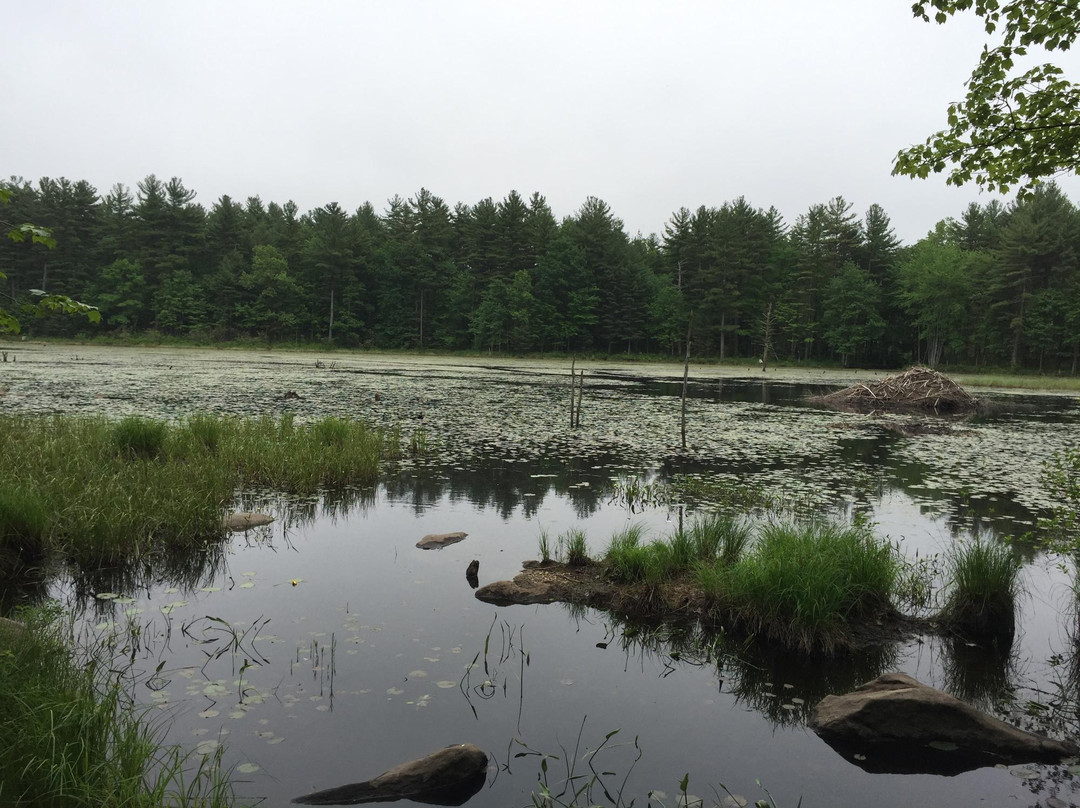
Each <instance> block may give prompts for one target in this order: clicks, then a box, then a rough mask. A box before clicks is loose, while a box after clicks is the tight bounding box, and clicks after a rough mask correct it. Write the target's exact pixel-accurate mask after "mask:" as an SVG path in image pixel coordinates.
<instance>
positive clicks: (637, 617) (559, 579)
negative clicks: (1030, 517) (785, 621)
mask: <svg viewBox="0 0 1080 808" xmlns="http://www.w3.org/2000/svg"><path fill="white" fill-rule="evenodd" d="M476 597H477V599H479V600H481V601H484V602H485V603H490V604H492V605H495V606H513V605H528V604H547V603H566V604H569V605H573V606H587V607H590V608H593V609H599V610H601V611H606V612H610V613H612V614H614V615H616V616H618V617H622V618H628V619H630V620H634V621H645V622H656V623H679V622H700V623H701V624H702V626H704V627H706V628H709V629H713V630H724V629H731V630H734V631H746V627H745V626H741V625H740V624H739V621H738V620H737V619H734V618H733V617H732V616H731V615H730V614H728V613H727V612H726V611H725V610H724V608H723V606H722V605H720V604H717V603H716V602H715V601H712V600H710V599H709V598H707V597H706V596H705V595H704V593H703V592H702V591H701V589H700V587H698V586H697V584H696V583H695V582H694V581H693V580H691V579H690V578H688V577H684V578H679V579H676V580H673V581H669V582H667V583H664V584H662V585H661V586H658V587H653V586H649V585H647V584H642V583H631V584H624V583H617V582H614V581H612V580H610V578H608V576H607V574H606V569H605V567H604V565H603V564H600V563H596V562H592V563H589V564H585V565H570V564H564V563H560V562H557V561H535V560H534V561H526V562H524V563H523V564H522V571H521V572H520V573H518V574H517V575H516V576H514V578H513V580H510V581H495V582H493V583H490V584H487V585H486V586H482V587H480V588H479V589H477V590H476ZM746 633H747V634H753V633H754V632H749V631H746ZM949 633H950V632H949V631H948V630H947V627H946V626H945V625H944V624H943V623H941V622H940V621H938V620H935V619H932V618H918V617H911V616H908V615H905V614H903V613H901V612H899V611H898V610H896V609H893V608H889V609H888V610H885V611H883V612H881V613H880V614H879V615H877V616H876V617H875V619H874V620H873V621H868V622H861V623H856V624H852V625H850V626H849V627H848V630H847V631H846V632H845V634H844V635H843V636H841V637H837V638H836V639H837V642H836V643H835V649H834V650H835V651H837V652H844V651H860V650H865V649H868V648H873V647H876V646H880V645H886V644H889V643H895V642H899V641H902V640H908V639H911V638H913V637H915V636H917V635H920V634H942V635H945V634H949ZM758 634H759V635H760V634H761V632H758Z"/></svg>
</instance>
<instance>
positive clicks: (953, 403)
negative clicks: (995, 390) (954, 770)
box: [813, 367, 980, 415]
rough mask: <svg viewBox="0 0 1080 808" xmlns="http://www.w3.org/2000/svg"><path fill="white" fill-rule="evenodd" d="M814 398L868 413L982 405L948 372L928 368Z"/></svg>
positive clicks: (950, 410)
mask: <svg viewBox="0 0 1080 808" xmlns="http://www.w3.org/2000/svg"><path fill="white" fill-rule="evenodd" d="M813 400H814V401H815V402H817V403H820V404H825V405H827V406H829V407H833V408H835V409H838V410H845V411H848V412H866V413H870V412H882V411H886V412H913V413H924V414H927V415H963V414H967V413H972V412H976V411H977V410H978V409H979V408H980V402H979V399H977V398H975V397H974V396H973V395H971V394H970V393H969V392H967V390H965V389H964V388H962V387H961V386H960V385H958V384H957V383H956V382H954V381H953V380H952V379H950V378H949V377H948V376H946V375H945V374H944V373H938V372H937V371H936V370H931V369H930V368H924V367H913V368H911V369H910V370H907V371H905V372H903V373H901V374H899V375H898V376H889V377H887V378H884V379H881V380H879V381H876V382H860V383H859V384H856V385H853V386H851V387H846V388H844V389H843V390H837V391H836V392H834V393H829V394H828V395H824V396H818V397H816V398H815V399H813Z"/></svg>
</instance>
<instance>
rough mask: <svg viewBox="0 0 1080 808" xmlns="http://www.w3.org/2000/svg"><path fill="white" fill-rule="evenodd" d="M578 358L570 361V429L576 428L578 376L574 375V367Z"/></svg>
mask: <svg viewBox="0 0 1080 808" xmlns="http://www.w3.org/2000/svg"><path fill="white" fill-rule="evenodd" d="M576 363H577V357H574V358H573V359H571V360H570V428H571V429H573V428H574V387H575V386H576V385H577V375H576V374H575V373H574V365H575V364H576Z"/></svg>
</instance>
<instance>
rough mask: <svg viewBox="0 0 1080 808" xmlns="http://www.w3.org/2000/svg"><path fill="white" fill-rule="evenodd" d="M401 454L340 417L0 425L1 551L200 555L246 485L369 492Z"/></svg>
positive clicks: (98, 557) (16, 421)
mask: <svg viewBox="0 0 1080 808" xmlns="http://www.w3.org/2000/svg"><path fill="white" fill-rule="evenodd" d="M397 451H398V447H397V444H396V443H395V442H393V441H392V440H390V439H388V437H387V435H386V434H385V433H384V432H382V431H381V430H378V429H373V428H371V427H368V426H367V425H365V424H363V423H361V422H358V421H351V420H345V419H336V418H325V419H322V420H320V421H316V422H313V423H311V424H306V425H296V424H294V423H293V421H292V418H291V417H290V416H286V417H283V418H281V419H274V418H270V417H262V418H253V419H244V418H232V417H217V416H210V415H199V416H193V417H191V418H189V419H186V420H184V421H181V422H180V423H178V424H166V423H163V422H154V421H147V420H145V419H140V418H127V419H124V420H122V421H119V422H110V421H108V420H106V419H104V418H97V417H94V418H83V417H53V418H35V417H0V457H2V458H3V460H4V462H3V463H2V464H0V492H5V493H4V496H3V499H2V500H0V553H2V552H3V551H4V550H5V548H6V550H7V553H8V555H9V556H10V555H11V554H13V553H16V552H17V553H18V555H19V556H21V557H24V558H26V557H28V558H34V557H40V556H41V555H43V554H46V553H55V554H59V555H63V556H65V557H67V558H70V559H73V560H75V561H77V562H80V563H86V564H91V565H93V564H97V565H104V564H110V563H120V562H130V561H134V560H138V559H143V558H146V557H147V556H149V555H152V554H154V553H159V552H163V551H170V550H176V549H181V548H193V547H195V548H197V547H200V546H202V545H204V544H205V543H206V542H211V541H214V540H217V539H219V538H221V537H222V535H223V529H222V526H221V517H222V514H223V512H224V510H225V509H226V508H228V507H229V506H230V505H231V503H232V502H233V501H234V500H235V498H236V496H237V495H238V494H242V493H243V491H244V490H245V489H275V490H278V491H282V492H287V493H294V494H302V495H314V494H317V493H319V492H320V491H325V490H334V489H341V488H345V487H349V486H359V485H368V484H371V483H374V482H375V480H376V479H377V476H378V471H379V463H380V461H381V460H383V459H386V458H389V457H393V456H396V453H397ZM42 514H44V519H43V521H42Z"/></svg>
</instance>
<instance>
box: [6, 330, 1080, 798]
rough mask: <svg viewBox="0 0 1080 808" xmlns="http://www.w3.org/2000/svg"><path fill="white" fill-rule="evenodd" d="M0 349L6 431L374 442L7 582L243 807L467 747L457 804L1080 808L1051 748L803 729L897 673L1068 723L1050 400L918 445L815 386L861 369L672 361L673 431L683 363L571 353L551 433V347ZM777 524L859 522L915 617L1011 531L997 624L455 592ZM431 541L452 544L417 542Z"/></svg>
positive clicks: (844, 381) (1065, 584) (1003, 402)
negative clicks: (294, 479) (174, 524)
mask: <svg viewBox="0 0 1080 808" xmlns="http://www.w3.org/2000/svg"><path fill="white" fill-rule="evenodd" d="M5 348H6V350H8V351H9V353H12V354H14V355H15V356H16V358H17V362H9V363H5V364H0V411H2V413H3V414H4V415H54V414H63V415H69V414H78V415H101V416H105V417H106V418H109V419H117V420H119V419H121V418H124V417H126V416H133V415H138V416H143V417H148V418H156V419H164V420H170V421H176V420H178V419H182V418H186V417H190V416H193V415H197V414H199V413H214V414H219V415H235V416H244V417H262V416H265V417H267V418H268V419H271V421H272V422H273V423H280V421H281V419H282V418H291V419H294V420H295V421H296V423H298V424H304V423H314V422H317V421H318V420H320V419H325V418H328V417H332V418H347V419H360V420H363V421H365V422H367V423H369V424H370V425H372V426H374V427H379V428H382V429H384V430H386V432H387V433H388V434H394V435H396V436H397V440H398V441H399V442H400V451H401V454H400V457H398V458H397V459H395V460H393V461H392V462H388V463H386V464H384V465H383V471H382V473H381V475H380V477H379V480H378V482H376V483H371V484H364V485H357V486H353V487H349V488H346V489H343V490H335V491H333V492H332V493H330V492H326V491H322V490H315V491H314V492H312V491H305V492H303V493H287V492H285V491H282V490H280V489H275V488H274V487H273V486H267V485H263V486H260V487H255V486H243V487H239V488H238V489H237V490H236V492H235V501H234V503H233V505H234V507H235V508H236V509H242V510H253V511H259V512H265V513H269V514H272V515H273V516H275V521H274V522H273V523H271V524H269V525H266V526H261V527H256V528H253V529H250V530H247V531H238V532H236V533H235V534H232V535H231V537H230V538H228V539H227V540H225V541H223V542H218V543H214V544H206V545H203V546H202V547H201V548H200V549H199V550H198V551H191V552H186V553H170V554H167V555H166V556H162V557H153V558H148V559H145V560H143V561H140V562H139V563H135V564H113V565H109V566H101V565H96V566H95V565H79V564H76V563H61V564H56V565H54V566H53V567H51V568H49V569H48V570H47V574H46V575H45V576H43V577H41V578H40V579H38V580H35V581H30V582H25V585H23V586H20V587H14V586H10V585H9V586H7V588H6V591H5V592H4V598H5V601H4V603H5V608H10V607H11V606H13V605H15V604H17V603H19V602H24V601H33V600H36V599H40V598H42V597H49V598H55V599H57V600H58V601H59V602H60V603H61V604H62V605H63V607H64V608H65V609H67V610H68V611H70V612H71V613H73V614H75V615H77V616H78V618H79V622H78V627H77V629H76V630H77V631H78V632H81V633H84V634H85V635H100V634H107V633H111V634H112V635H113V636H114V637H115V638H116V639H115V642H116V643H117V648H118V650H122V651H123V652H124V654H125V655H126V656H127V657H128V658H130V659H132V660H134V669H133V671H134V672H133V675H132V679H131V681H132V687H133V690H134V693H135V696H136V698H137V699H138V700H139V702H140V703H142V704H145V705H147V706H149V707H150V708H151V709H152V710H154V711H155V713H160V715H161V716H163V717H165V718H167V720H168V725H167V726H168V741H170V742H173V743H181V744H185V745H189V746H190V747H192V748H193V749H196V750H197V751H198V752H200V753H204V754H214V753H216V751H217V750H218V749H222V750H223V751H222V755H223V760H224V761H225V763H226V764H227V765H231V766H236V769H235V776H236V778H237V780H238V782H237V789H238V792H239V793H240V794H241V795H242V796H244V797H250V798H251V799H252V800H257V799H262V800H263V803H262V804H265V805H285V804H287V803H288V801H289V800H290V799H292V798H294V797H297V796H300V795H303V794H305V793H308V792H310V791H313V790H317V789H324V788H330V787H333V786H338V785H340V784H342V783H348V782H354V781H357V780H363V779H366V778H370V777H374V776H375V775H377V774H379V773H380V772H383V771H386V770H388V769H391V768H393V767H394V766H397V765H398V764H400V763H402V762H403V761H407V760H411V759H413V758H416V757H418V756H420V755H422V754H425V753H427V752H429V751H430V750H432V749H436V748H439V747H442V746H447V745H450V744H459V743H473V744H476V745H477V746H479V747H480V748H481V749H484V750H485V751H486V752H488V753H489V755H490V756H491V765H490V770H489V776H488V780H487V783H486V784H485V786H484V787H483V788H482V789H481V790H480V791H479V792H478V793H477V794H476V795H475V796H474V797H473V798H472V799H471V800H470V801H469V803H468V804H469V805H474V806H507V805H529V804H532V802H533V800H534V799H538V798H539V797H536V796H535V795H538V794H539V793H541V792H542V787H541V786H542V785H544V784H546V785H547V787H549V788H550V790H551V791H552V793H553V794H555V795H558V794H559V793H560V791H561V790H562V789H563V787H564V786H563V781H564V780H566V779H567V778H568V775H569V774H570V772H572V773H573V777H574V778H580V779H574V780H573V783H575V784H578V785H580V784H582V783H584V782H587V781H588V780H589V778H592V777H593V776H594V775H595V776H596V777H597V780H596V782H595V785H594V787H593V791H592V793H591V797H592V799H593V800H594V801H595V802H598V803H600V804H615V803H616V802H618V801H619V800H621V804H629V802H630V800H631V799H636V801H637V802H636V804H638V805H645V804H652V805H661V804H663V805H665V806H670V805H675V804H677V801H678V800H679V799H680V798H681V797H683V796H684V795H683V794H682V793H681V789H680V781H681V780H682V779H683V776H684V775H686V774H689V782H688V785H687V786H686V795H695V794H696V795H698V796H699V797H701V798H703V799H705V800H706V801H707V803H708V804H711V801H718V802H721V803H722V801H723V800H724V799H728V798H730V795H729V794H728V793H727V792H725V791H724V790H723V789H722V788H721V787H720V784H723V786H724V787H726V788H727V789H729V790H730V792H731V793H732V794H734V795H737V796H742V797H745V798H746V799H748V800H749V801H750V802H751V803H753V802H754V801H755V800H757V799H760V798H765V797H766V794H765V793H764V792H763V790H762V787H761V786H764V787H765V788H767V789H768V794H769V795H771V799H773V800H774V801H775V804H776V805H777V806H787V805H795V804H797V803H798V802H799V800H800V798H801V799H802V804H803V805H808V806H809V805H847V804H864V803H867V802H871V801H872V802H873V803H874V804H877V805H897V806H900V805H909V804H911V803H913V802H919V801H922V802H926V803H931V804H933V803H945V802H947V803H949V804H952V805H960V806H964V805H975V804H986V803H990V804H999V803H1002V802H1004V801H1005V800H1007V799H1015V800H1017V801H1018V802H1019V804H1021V805H1059V804H1064V805H1068V804H1070V803H1076V802H1078V801H1080V779H1078V777H1077V772H1078V771H1080V769H1076V768H1075V766H1071V765H1069V764H1063V765H1057V766H1052V765H1038V766H1035V765H1032V766H1015V767H1009V768H984V769H979V770H977V771H971V772H966V773H963V774H959V775H956V776H951V777H944V776H940V775H926V774H920V775H916V774H882V773H876V774H875V773H870V772H867V771H865V770H864V769H863V768H860V767H859V766H858V765H856V764H855V763H854V762H852V761H851V760H849V759H845V758H844V757H841V756H840V755H838V754H837V753H836V752H834V751H833V750H832V749H831V748H830V747H829V746H827V745H826V744H825V743H824V742H822V741H821V740H820V739H818V738H817V737H816V736H815V735H814V734H813V733H812V732H810V731H809V730H808V729H807V720H808V717H809V714H810V712H811V710H812V708H813V706H814V705H815V704H816V703H817V701H818V700H820V699H821V698H822V697H824V696H825V695H829V694H839V693H843V692H847V691H849V690H851V689H852V688H854V687H855V686H857V685H859V684H861V683H863V682H865V681H868V680H870V679H873V678H874V677H876V676H878V675H879V674H881V673H883V672H886V671H900V672H903V673H907V674H910V675H911V676H914V677H915V678H917V679H919V680H920V681H922V682H925V683H927V684H930V685H933V686H935V687H939V688H941V689H944V690H946V691H948V692H950V693H953V694H954V695H957V696H959V697H961V698H963V699H965V700H967V701H969V702H971V703H973V704H976V705H977V706H979V707H981V708H983V709H986V710H988V711H990V712H992V713H994V714H996V715H999V716H1001V717H1003V718H1006V719H1007V720H1009V721H1011V722H1012V723H1015V724H1018V725H1021V726H1024V727H1025V728H1032V729H1036V730H1040V731H1043V732H1048V733H1050V734H1053V735H1057V736H1059V737H1065V736H1068V737H1072V738H1073V739H1075V738H1076V737H1077V728H1078V725H1080V719H1078V714H1077V695H1076V682H1077V681H1078V679H1080V675H1078V669H1080V665H1078V664H1077V659H1076V653H1075V639H1074V636H1075V632H1076V628H1077V626H1076V603H1075V595H1074V593H1073V579H1074V570H1073V567H1072V562H1071V561H1070V560H1069V559H1067V558H1061V557H1059V556H1054V555H1048V554H1046V553H1045V552H1043V551H1041V550H1040V548H1039V546H1038V545H1037V544H1036V543H1035V542H1033V541H1030V540H1028V539H1026V538H1025V534H1027V533H1028V532H1029V531H1032V530H1034V529H1035V528H1036V524H1037V521H1038V519H1039V518H1040V517H1042V516H1045V515H1046V514H1047V512H1048V509H1049V508H1050V507H1051V506H1052V505H1053V504H1054V503H1053V502H1052V500H1051V499H1050V498H1049V496H1048V493H1047V491H1046V490H1045V488H1044V486H1043V485H1042V483H1041V479H1042V473H1043V463H1044V462H1045V461H1046V460H1047V459H1048V458H1049V457H1051V456H1053V455H1054V454H1055V453H1061V452H1063V451H1065V450H1067V449H1069V448H1071V447H1072V446H1073V445H1074V444H1075V442H1076V435H1077V426H1078V424H1080V406H1078V403H1077V399H1076V397H1075V395H1074V394H1073V395H1067V394H1049V393H1048V394H1039V393H1031V392H1026V393H1013V392H1006V391H999V390H992V389H985V390H975V391H973V392H975V394H976V395H978V396H980V397H981V398H985V399H988V400H990V401H992V402H993V403H994V407H993V408H992V409H991V410H990V411H989V412H988V413H986V414H980V415H976V416H974V417H971V418H968V419H964V420H962V421H949V422H946V423H947V424H948V426H949V429H946V430H938V429H923V430H920V429H912V428H910V423H911V418H910V417H909V416H902V415H878V416H870V415H864V414H858V413H845V412H835V411H831V410H828V409H824V408H821V407H818V406H814V405H812V404H811V403H810V402H809V400H810V399H811V398H812V397H814V396H821V395H825V394H827V393H829V392H831V391H833V390H837V389H840V388H842V387H846V386H848V385H850V384H852V383H854V382H856V381H859V380H860V379H861V378H863V377H864V376H865V374H856V373H850V372H837V371H824V372H823V371H821V370H797V371H796V370H786V369H779V370H770V371H769V372H768V373H767V374H762V373H761V372H760V371H759V370H758V369H757V368H753V369H752V370H751V369H749V368H747V369H745V370H743V369H741V368H731V367H692V368H691V374H690V383H689V400H688V407H687V411H688V415H687V437H688V440H687V444H688V445H687V447H686V448H685V449H683V448H681V445H680V441H679V410H680V407H679V395H680V392H681V379H682V368H681V366H678V367H677V366H674V365H671V366H666V365H635V364H616V363H585V364H584V370H585V385H584V392H583V398H582V407H581V412H580V426H579V427H578V428H576V429H572V428H571V427H570V425H569V394H570V386H569V364H568V363H566V362H556V361H540V360H506V359H491V360H488V361H483V360H464V359H460V358H454V357H426V356H425V357H416V356H396V355H378V354H370V355H368V354H340V353H339V354H333V355H320V354H316V353H294V352H274V351H261V352H242V351H214V350H199V349H121V348H104V347H86V346H74V345H71V346H67V345H47V346H43V345H39V344H28V343H18V344H13V345H10V346H5ZM581 366H582V365H581V363H580V362H579V363H578V367H579V369H580V368H581ZM774 509H781V510H783V511H784V512H785V513H789V514H799V515H804V516H805V515H817V516H827V517H829V518H831V519H835V520H840V521H845V522H853V523H858V524H860V525H866V526H869V529H870V530H872V531H873V533H874V535H875V536H876V537H878V538H879V539H881V540H883V541H886V542H888V543H890V544H892V545H894V546H895V547H896V548H897V551H898V552H899V553H900V554H901V555H902V556H903V557H904V558H906V559H908V560H909V561H910V562H911V563H912V564H913V565H918V566H919V567H920V568H921V569H923V570H924V571H925V572H926V575H927V578H928V580H931V581H937V582H938V583H937V584H936V585H935V586H934V587H933V588H932V590H931V592H930V593H929V598H928V600H927V601H926V602H925V605H924V606H923V607H922V608H923V609H924V613H925V614H929V613H930V612H931V610H933V609H934V608H937V607H940V606H942V605H943V604H944V602H945V598H946V593H945V592H943V591H942V590H941V588H940V578H941V575H940V573H941V567H942V564H943V562H942V559H943V557H944V555H945V553H946V551H947V550H948V549H949V548H950V547H952V546H953V545H954V544H956V543H965V542H972V541H974V540H976V539H981V540H984V541H990V542H1004V541H1006V540H1007V539H1011V542H1010V545H1009V546H1010V547H1011V548H1012V551H1013V552H1014V553H1015V555H1016V556H1017V558H1018V559H1019V560H1020V561H1021V562H1022V565H1023V567H1022V571H1021V592H1022V594H1021V599H1020V611H1019V614H1018V618H1017V633H1016V637H1015V640H1014V641H1013V642H1012V644H1011V645H1010V646H1008V647H1007V648H1005V649H1002V648H1000V647H991V646H989V645H987V646H985V647H984V646H982V645H980V644H978V643H971V642H968V641H962V640H958V639H957V638H955V637H949V636H944V637H943V636H940V635H936V634H931V633H927V634H920V633H918V632H916V633H914V634H913V635H911V636H904V637H896V638H895V639H894V640H893V641H889V642H882V643H877V644H874V645H872V646H871V647H869V648H863V649H861V650H858V651H857V652H856V651H853V652H850V653H844V654H841V655H838V656H836V657H835V658H830V659H823V658H819V657H807V656H805V655H800V654H797V653H794V652H791V651H785V650H782V649H780V648H778V647H777V646H776V645H774V644H767V643H760V642H752V641H748V640H747V638H746V637H745V636H741V635H737V634H735V633H734V632H732V633H729V634H724V633H722V632H720V633H717V632H715V631H703V630H702V629H701V627H700V626H699V625H696V624H664V623H661V622H657V621H635V620H632V619H627V618H625V617H618V616H612V615H609V614H608V613H605V612H601V611H595V610H593V609H590V608H587V607H570V606H564V605H560V604H546V605H514V606H505V607H499V606H494V605H491V604H487V603H484V602H481V601H479V600H477V599H476V597H474V592H473V588H472V586H471V585H470V582H469V581H467V579H466V568H467V567H468V566H469V565H470V562H472V561H478V562H479V568H478V572H477V575H478V578H479V582H480V583H481V584H488V583H490V582H493V581H498V580H503V579H508V578H512V577H513V576H514V575H516V574H517V573H518V572H519V571H520V570H521V564H522V562H523V561H526V560H529V559H536V558H538V557H539V555H540V550H539V541H540V538H541V536H542V535H543V534H544V533H545V532H546V533H547V534H549V535H551V536H556V535H560V534H563V533H564V532H568V531H580V533H581V534H582V535H583V536H584V541H585V542H586V544H587V547H586V549H587V550H588V552H589V554H591V555H599V554H601V552H602V551H603V548H604V547H605V546H606V544H607V542H608V541H609V540H610V538H611V537H612V536H613V535H614V534H616V533H617V532H619V531H625V530H626V529H627V528H628V527H631V526H635V529H640V530H641V531H642V532H643V534H644V535H647V536H649V537H650V538H654V537H658V536H660V535H663V534H667V533H670V532H671V531H673V530H675V529H677V528H678V527H679V526H680V525H682V524H683V523H684V522H685V523H686V524H689V523H690V521H691V520H693V519H694V518H696V517H697V516H699V515H701V514H706V513H712V512H721V513H726V514H729V515H732V514H734V515H740V516H745V517H746V518H751V519H754V518H763V517H764V516H765V515H766V514H767V512H769V511H770V510H774ZM453 532H463V533H466V534H467V537H466V538H464V539H463V540H461V541H458V542H455V543H453V544H452V545H449V546H445V547H443V548H442V549H437V550H427V551H425V550H422V549H419V548H417V546H416V544H417V542H418V540H420V539H422V537H424V536H426V535H429V534H445V533H453ZM616 731H617V732H616ZM613 732H615V733H616V734H614V735H610V737H608V736H609V734H610V733H613ZM542 761H543V766H542V765H541V762H542ZM758 781H760V784H761V785H759V784H758ZM714 789H715V790H716V793H715V794H714ZM573 790H574V788H573V787H571V790H570V792H569V793H566V794H564V795H563V796H562V797H559V798H557V799H555V800H554V801H553V804H571V798H570V795H571V794H572V792H573ZM620 795H621V796H620ZM717 795H718V796H717ZM1055 801H1057V802H1055ZM736 802H737V801H736ZM579 804H585V803H579ZM732 804H735V803H732Z"/></svg>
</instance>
